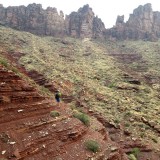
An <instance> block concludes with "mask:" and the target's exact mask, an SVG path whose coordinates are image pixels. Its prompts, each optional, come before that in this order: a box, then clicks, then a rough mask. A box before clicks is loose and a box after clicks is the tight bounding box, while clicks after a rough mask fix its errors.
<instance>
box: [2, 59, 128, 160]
mask: <svg viewBox="0 0 160 160" xmlns="http://www.w3.org/2000/svg"><path fill="white" fill-rule="evenodd" d="M1 62H2V59H1ZM3 65H4V61H3ZM78 115H83V116H84V118H85V119H84V118H82V119H80V118H78ZM76 117H77V118H76ZM78 119H80V120H81V121H82V122H83V123H84V124H83V123H82V122H81V121H80V120H78ZM106 158H107V159H110V160H114V159H115V158H116V159H117V160H118V159H122V160H127V157H126V155H125V154H124V152H123V151H122V149H121V148H120V146H118V144H116V143H115V142H113V141H111V140H110V138H109V136H108V133H107V131H106V130H105V127H104V126H103V125H102V124H101V123H100V122H99V121H97V119H96V118H94V117H93V116H90V118H89V117H88V116H87V115H85V114H84V113H80V112H78V111H76V110H75V111H72V110H71V109H70V108H69V107H68V106H67V105H66V104H64V103H62V104H61V107H58V106H57V105H56V104H55V103H54V101H53V100H51V99H49V98H45V97H44V96H42V95H40V94H39V93H38V91H37V90H36V89H35V86H34V87H33V84H32V85H31V84H28V82H26V81H24V80H23V79H22V78H20V77H19V76H18V75H17V74H15V72H13V71H12V70H8V67H7V68H6V67H3V66H1V65H0V159H3V160H7V159H12V160H18V159H19V160H20V159H24V160H30V159H39V160H46V159H47V160H51V159H54V160H58V159H64V160H75V159H79V160H84V159H86V160H88V159H106Z"/></svg>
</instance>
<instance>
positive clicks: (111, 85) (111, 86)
mask: <svg viewBox="0 0 160 160" xmlns="http://www.w3.org/2000/svg"><path fill="white" fill-rule="evenodd" d="M108 87H109V88H115V87H116V83H115V82H112V83H110V84H109V85H108Z"/></svg>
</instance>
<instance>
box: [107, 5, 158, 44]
mask: <svg viewBox="0 0 160 160" xmlns="http://www.w3.org/2000/svg"><path fill="white" fill-rule="evenodd" d="M159 26H160V12H153V10H152V7H151V4H149V3H148V4H146V5H144V6H142V5H140V6H139V7H138V8H137V9H135V10H134V11H133V14H131V15H130V17H129V20H128V21H127V22H126V23H125V22H124V16H118V17H117V21H116V25H115V26H114V27H113V28H111V29H108V30H107V32H106V37H107V38H115V39H118V40H124V39H133V40H138V39H143V40H150V41H156V40H157V38H159V37H160V27H159Z"/></svg>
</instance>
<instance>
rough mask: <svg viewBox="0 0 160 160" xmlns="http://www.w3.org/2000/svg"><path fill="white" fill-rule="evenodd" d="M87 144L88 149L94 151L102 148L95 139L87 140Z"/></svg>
mask: <svg viewBox="0 0 160 160" xmlns="http://www.w3.org/2000/svg"><path fill="white" fill-rule="evenodd" d="M85 146H86V149H88V150H89V151H92V152H94V153H95V152H98V151H99V150H100V146H99V144H98V142H97V141H95V140H87V141H86V142H85Z"/></svg>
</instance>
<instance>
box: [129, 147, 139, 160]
mask: <svg viewBox="0 0 160 160" xmlns="http://www.w3.org/2000/svg"><path fill="white" fill-rule="evenodd" d="M131 153H132V154H133V155H134V156H135V157H136V158H137V157H138V154H139V153H140V150H139V148H133V149H132V151H131Z"/></svg>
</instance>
